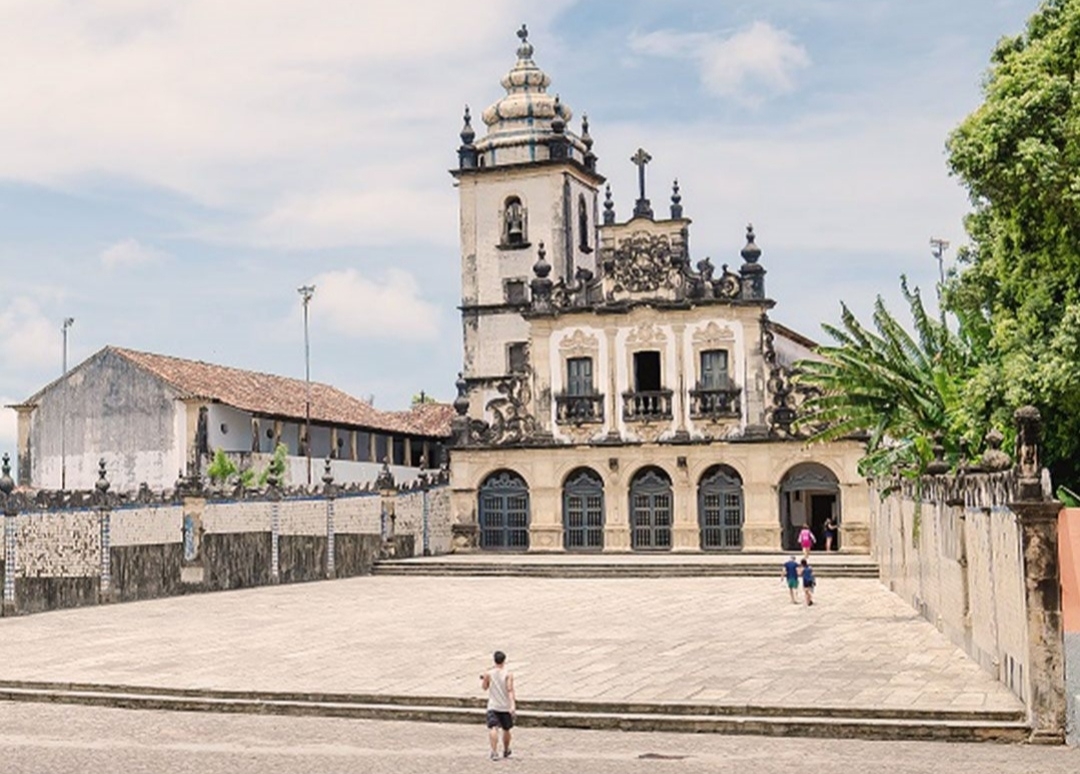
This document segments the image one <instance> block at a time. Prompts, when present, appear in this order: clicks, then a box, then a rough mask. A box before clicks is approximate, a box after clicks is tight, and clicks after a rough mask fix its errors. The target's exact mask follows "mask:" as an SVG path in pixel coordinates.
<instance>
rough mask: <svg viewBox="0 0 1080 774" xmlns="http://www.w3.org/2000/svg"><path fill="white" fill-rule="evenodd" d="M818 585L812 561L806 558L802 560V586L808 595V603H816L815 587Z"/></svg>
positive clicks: (804, 592)
mask: <svg viewBox="0 0 1080 774" xmlns="http://www.w3.org/2000/svg"><path fill="white" fill-rule="evenodd" d="M816 586H817V579H815V578H814V568H813V567H811V566H810V563H809V562H808V561H806V560H805V559H803V560H802V588H803V594H804V595H805V596H806V604H807V605H812V604H814V588H815V587H816Z"/></svg>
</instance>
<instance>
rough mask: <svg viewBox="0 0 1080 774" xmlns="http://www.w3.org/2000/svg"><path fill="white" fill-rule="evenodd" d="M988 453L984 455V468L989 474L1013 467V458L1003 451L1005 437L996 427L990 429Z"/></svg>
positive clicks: (987, 439) (987, 445)
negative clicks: (1002, 445)
mask: <svg viewBox="0 0 1080 774" xmlns="http://www.w3.org/2000/svg"><path fill="white" fill-rule="evenodd" d="M983 440H984V441H986V451H984V452H983V455H982V463H981V464H982V468H983V470H985V471H986V472H988V473H1000V472H1001V471H1003V470H1008V469H1009V468H1011V467H1012V458H1011V457H1010V456H1009V455H1008V454H1006V453H1005V452H1003V451H1002V450H1001V444H1002V442H1003V441H1004V440H1005V436H1004V435H1002V434H1001V431H1000V430H998V429H997V428H996V427H992V428H990V430H989V431H987V433H986V436H985V437H984V438H983Z"/></svg>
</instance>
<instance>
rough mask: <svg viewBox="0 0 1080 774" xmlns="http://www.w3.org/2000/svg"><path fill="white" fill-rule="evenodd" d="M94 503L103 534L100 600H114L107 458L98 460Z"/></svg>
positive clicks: (99, 584) (99, 585)
mask: <svg viewBox="0 0 1080 774" xmlns="http://www.w3.org/2000/svg"><path fill="white" fill-rule="evenodd" d="M93 497H94V505H95V506H96V507H97V512H98V529H99V531H100V534H101V566H100V573H101V577H100V579H99V581H98V602H99V603H105V602H111V601H112V556H111V553H110V551H111V542H110V539H109V535H110V532H111V520H112V503H111V502H110V501H109V479H108V478H107V477H106V471H105V458H104V457H103V458H101V459H100V460H99V461H98V480H97V482H96V483H95V484H94V494H93Z"/></svg>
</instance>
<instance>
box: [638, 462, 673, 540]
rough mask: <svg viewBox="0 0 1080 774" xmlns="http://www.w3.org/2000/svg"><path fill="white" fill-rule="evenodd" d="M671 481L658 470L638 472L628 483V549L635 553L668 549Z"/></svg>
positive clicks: (650, 469) (647, 469)
mask: <svg viewBox="0 0 1080 774" xmlns="http://www.w3.org/2000/svg"><path fill="white" fill-rule="evenodd" d="M671 505H672V497H671V479H670V478H668V474H667V473H665V472H664V471H663V470H661V469H660V468H644V469H642V470H639V471H638V472H637V474H636V475H635V476H634V478H633V481H632V482H631V483H630V528H631V530H630V546H631V548H633V549H634V550H635V551H666V550H668V549H670V548H671V517H672V510H673V509H672V507H671Z"/></svg>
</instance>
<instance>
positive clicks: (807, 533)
mask: <svg viewBox="0 0 1080 774" xmlns="http://www.w3.org/2000/svg"><path fill="white" fill-rule="evenodd" d="M816 542H817V538H816V537H814V531H813V530H812V529H810V525H809V524H803V525H802V531H801V532H799V545H800V546H802V555H803V559H809V558H810V549H811V548H813V547H814V543H816Z"/></svg>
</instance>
